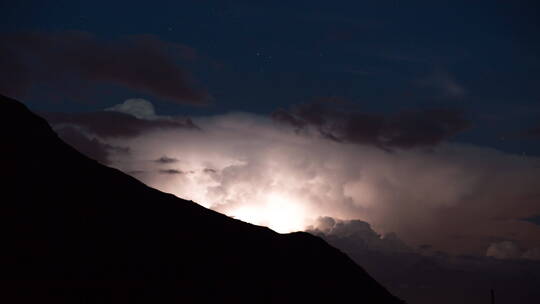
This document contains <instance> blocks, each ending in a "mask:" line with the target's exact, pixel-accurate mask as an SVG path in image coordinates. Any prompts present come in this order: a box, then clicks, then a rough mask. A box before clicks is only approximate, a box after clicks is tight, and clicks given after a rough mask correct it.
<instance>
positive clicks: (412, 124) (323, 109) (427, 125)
mask: <svg viewBox="0 0 540 304" xmlns="http://www.w3.org/2000/svg"><path fill="white" fill-rule="evenodd" d="M272 118H273V119H274V120H275V121H278V122H281V123H285V124H288V125H291V126H293V127H294V128H296V129H297V130H303V129H306V128H308V127H313V128H315V129H316V130H317V131H318V132H319V133H320V134H321V135H323V136H324V137H327V138H330V139H333V140H335V141H340V142H350V143H357V144H367V145H374V146H376V147H380V148H383V149H385V150H390V149H393V148H402V149H408V148H414V147H430V146H435V145H438V144H440V143H441V142H443V141H445V140H448V139H450V138H452V137H453V136H455V135H456V134H458V133H460V132H462V131H464V130H466V129H468V128H469V127H470V122H469V120H467V119H466V118H465V117H464V114H463V112H462V111H459V110H455V109H427V110H420V111H408V112H401V113H397V114H393V115H383V114H371V113H364V112H359V111H354V110H347V109H340V108H329V107H328V106H327V105H323V104H320V103H313V104H304V105H300V106H297V107H295V108H293V109H292V110H290V111H285V110H278V111H276V112H274V113H273V114H272Z"/></svg>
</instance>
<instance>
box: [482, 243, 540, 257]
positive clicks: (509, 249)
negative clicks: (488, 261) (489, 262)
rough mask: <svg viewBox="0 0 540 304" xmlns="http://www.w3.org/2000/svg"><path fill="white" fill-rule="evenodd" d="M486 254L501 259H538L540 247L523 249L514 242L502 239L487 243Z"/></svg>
mask: <svg viewBox="0 0 540 304" xmlns="http://www.w3.org/2000/svg"><path fill="white" fill-rule="evenodd" d="M486 256H488V257H494V258H496V259H503V260H506V259H527V260H539V261H540V247H537V248H531V249H529V250H525V251H523V250H521V249H520V248H519V247H518V246H517V245H516V244H515V243H514V242H511V241H502V242H497V243H492V244H491V245H489V247H488V249H487V250H486Z"/></svg>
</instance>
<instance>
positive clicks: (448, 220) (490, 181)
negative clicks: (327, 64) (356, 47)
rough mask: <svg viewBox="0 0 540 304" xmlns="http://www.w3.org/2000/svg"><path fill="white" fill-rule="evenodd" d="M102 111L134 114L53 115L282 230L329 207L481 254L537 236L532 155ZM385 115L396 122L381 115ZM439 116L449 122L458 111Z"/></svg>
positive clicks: (135, 166) (343, 216)
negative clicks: (170, 168)
mask: <svg viewBox="0 0 540 304" xmlns="http://www.w3.org/2000/svg"><path fill="white" fill-rule="evenodd" d="M318 113H321V111H314V112H313V113H312V115H303V117H305V118H304V121H309V122H310V123H314V122H317V121H318V119H321V120H322V121H325V120H326V119H327V118H326V117H325V116H322V117H318V116H317V114H318ZM323 113H324V112H323ZM419 113H424V112H419ZM100 115H117V116H119V117H122V118H123V117H127V118H129V119H127V118H126V119H125V120H119V119H116V118H117V117H116V116H115V117H114V118H115V119H111V122H110V124H108V123H107V122H106V120H105V121H101V120H97V119H96V114H95V113H92V114H91V117H92V119H90V118H87V117H85V116H84V115H82V116H78V115H77V116H75V117H76V119H75V118H73V117H72V118H71V119H62V120H58V119H57V120H55V121H51V122H52V123H53V124H54V125H58V124H63V125H66V124H69V125H77V126H79V127H80V128H82V129H84V130H87V129H88V130H92V132H89V134H95V136H96V137H97V138H98V139H100V140H102V141H103V142H104V143H106V144H109V145H112V146H119V147H128V148H129V149H130V150H129V151H130V153H129V154H128V155H125V156H124V155H122V156H121V155H119V154H118V155H117V153H116V152H114V151H113V152H111V153H112V155H111V157H109V158H110V159H111V160H112V162H111V165H112V166H114V167H116V168H118V169H120V170H123V171H124V172H134V171H143V172H145V173H144V174H138V175H137V176H136V177H137V178H139V179H141V180H142V181H143V182H145V183H146V184H148V185H150V186H153V187H156V188H158V189H160V190H162V191H166V192H171V193H173V194H176V195H178V196H180V197H183V198H186V199H190V200H193V201H196V202H199V203H200V204H202V205H204V206H206V207H209V208H212V209H214V210H217V211H220V212H223V213H225V214H228V215H231V216H234V217H236V218H238V219H241V220H245V221H248V222H252V223H256V224H261V225H268V226H270V227H271V228H273V229H276V230H278V231H280V232H286V231H293V230H302V229H305V227H307V226H309V225H314V223H316V221H317V219H318V218H319V217H325V216H328V217H332V218H334V219H340V220H342V221H351V220H361V221H363V222H367V223H369V225H370V227H371V229H372V230H373V231H375V232H376V233H377V234H380V235H382V236H384V237H383V238H386V237H388V238H389V239H386V241H390V240H391V238H393V236H392V235H391V234H390V233H391V232H395V233H396V234H397V235H398V236H399V240H402V241H403V242H404V243H405V244H407V246H409V247H411V248H417V247H418V246H419V245H424V244H429V245H430V246H431V249H430V251H433V252H436V251H444V252H447V253H455V254H474V255H476V256H484V255H485V253H486V249H487V248H488V247H489V246H490V244H492V243H493V242H495V241H498V240H513V241H515V242H516V244H518V245H519V246H520V248H523V250H529V249H533V248H535V247H537V245H535V244H538V243H539V242H540V226H537V225H535V224H533V223H530V222H528V221H524V220H522V219H525V218H530V217H532V216H534V215H537V214H540V204H539V203H538V202H539V198H540V184H539V181H540V159H539V158H536V157H530V156H529V157H523V156H522V155H513V154H509V153H503V152H501V151H498V150H495V149H490V148H485V147H478V146H474V145H467V144H460V143H452V142H448V141H442V140H440V139H438V140H437V142H438V144H436V145H432V146H429V147H430V149H429V150H428V149H424V146H423V145H418V146H414V145H412V144H408V145H404V144H401V143H400V144H398V145H396V144H393V145H391V147H392V150H393V153H388V152H386V150H385V149H381V148H379V147H377V146H376V145H375V144H358V141H354V142H353V141H345V140H335V139H329V138H330V137H328V136H319V135H314V134H313V133H310V132H308V131H309V129H302V130H299V131H295V129H294V128H291V126H290V125H288V124H281V123H276V122H275V121H274V120H272V119H270V118H267V117H261V116H257V115H251V114H246V113H230V114H225V115H217V116H211V117H197V118H196V119H194V120H195V122H194V124H195V123H196V125H197V126H198V127H199V128H198V129H193V128H187V127H185V124H180V125H178V124H177V123H176V120H171V119H174V118H170V119H154V120H142V119H137V118H136V117H133V116H130V115H127V114H123V113H115V112H110V111H107V112H103V113H100V114H99V115H97V117H99V118H100V119H101V118H102V117H101V116H100ZM340 115H341V114H340ZM342 115H345V114H342ZM365 115H368V114H365ZM418 115H419V116H420V117H424V115H420V114H416V115H412V117H413V118H409V117H410V116H407V115H399V117H405V118H403V119H402V120H404V121H409V120H413V121H414V122H411V123H410V124H413V125H414V124H416V122H415V121H416V120H418V119H419V118H417V116H418ZM53 116H54V115H53ZM374 116H375V117H380V116H379V115H374ZM434 116H437V117H445V115H440V114H436V115H428V117H430V118H429V119H427V120H428V121H430V122H431V121H432V117H434ZM450 116H451V115H450ZM81 117H83V118H84V119H81ZM345 117H348V116H345ZM392 117H393V116H392ZM451 117H453V116H451ZM295 118H296V116H295ZM387 120H391V121H394V120H393V119H389V118H386V117H385V119H382V121H383V123H384V124H386V123H388V122H387ZM133 121H134V122H133ZM435 121H437V122H438V123H439V121H444V122H445V123H444V124H450V125H453V123H452V122H451V121H452V119H447V118H442V119H437V120H435ZM98 122H99V123H98ZM124 123H128V126H129V124H132V123H136V124H135V126H136V128H135V130H136V132H128V133H127V134H126V132H125V131H124V129H126V126H124V125H123V124H124ZM162 124H166V126H170V127H163V126H162ZM170 124H172V125H170ZM396 124H397V125H399V126H401V125H402V124H404V125H408V124H409V123H403V122H399V123H396ZM444 124H443V125H444ZM427 125H431V124H427ZM100 128H102V129H100ZM448 128H450V129H451V127H448ZM128 129H129V128H128ZM405 129H407V128H405ZM443 129H444V128H443ZM118 130H122V132H120V131H118ZM158 130H159V132H157V131H158ZM195 130H196V131H195ZM375 130H379V129H377V128H375ZM316 131H317V134H321V133H320V132H319V131H318V129H317V130H316ZM403 132H405V133H407V132H406V131H403ZM430 132H431V131H430ZM420 133H422V132H420ZM100 134H101V135H100ZM112 135H129V136H112ZM366 136H367V135H366ZM415 137H421V138H425V137H426V136H425V135H422V136H420V135H417V136H415ZM401 138H405V137H401ZM438 138H440V137H438ZM390 142H393V143H396V142H398V143H399V141H397V140H395V139H394V140H393V141H390ZM409 142H415V141H409ZM422 142H424V143H425V142H434V140H430V141H426V140H423V141H422ZM376 143H380V141H379V142H377V141H376ZM401 146H406V147H407V149H402V148H399V147H401ZM383 147H385V148H386V146H384V145H383ZM164 155H166V156H167V158H171V159H179V160H181V165H182V166H181V167H177V168H175V170H179V171H180V170H181V171H182V172H188V173H189V174H162V173H161V172H160V171H159V170H163V169H164V166H163V164H162V163H160V162H155V160H158V159H160V158H161V157H163V156H164ZM117 156H118V157H117ZM120 156H121V157H120ZM209 169H210V170H209ZM358 225H359V226H361V224H358ZM345 226H347V227H351V226H350V225H345ZM386 241H385V242H386Z"/></svg>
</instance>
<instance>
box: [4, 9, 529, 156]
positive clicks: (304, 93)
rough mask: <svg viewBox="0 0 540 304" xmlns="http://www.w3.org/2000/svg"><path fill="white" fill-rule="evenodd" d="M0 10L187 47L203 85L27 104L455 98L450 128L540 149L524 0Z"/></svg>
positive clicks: (162, 106)
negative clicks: (191, 97)
mask: <svg viewBox="0 0 540 304" xmlns="http://www.w3.org/2000/svg"><path fill="white" fill-rule="evenodd" d="M81 2H82V3H81ZM0 9H1V10H2V11H3V21H2V22H3V25H2V28H1V29H2V32H4V33H15V32H20V31H39V32H45V33H50V32H64V31H69V30H79V31H84V32H89V33H92V34H94V35H95V36H96V37H98V39H101V40H104V41H107V40H108V41H115V40H117V39H121V38H122V37H125V36H130V35H141V34H152V35H155V36H157V37H159V39H160V40H163V41H167V42H173V43H179V44H182V45H185V46H189V47H190V48H193V49H194V51H195V53H196V59H192V60H188V61H186V62H184V63H183V65H184V66H185V67H186V68H187V69H188V70H189V71H190V72H191V73H192V74H193V78H194V80H195V82H196V84H197V85H198V86H200V87H202V88H204V89H205V90H206V91H207V92H208V93H209V94H210V95H211V96H212V103H211V105H209V106H190V105H179V104H177V103H170V102H167V100H165V99H163V98H160V97H159V96H153V95H152V94H144V93H141V92H138V91H136V90H132V89H126V88H117V87H115V88H112V89H110V90H107V94H101V95H99V96H98V97H99V98H93V100H94V102H93V103H90V104H88V103H84V104H81V103H78V102H75V101H72V100H63V101H62V102H51V101H43V100H42V99H40V98H38V97H36V96H38V95H39V94H33V95H31V96H29V97H28V98H27V99H25V102H26V103H27V104H29V105H30V106H31V107H33V108H35V109H39V110H46V111H88V110H97V109H102V108H104V107H108V106H111V105H113V104H117V103H120V102H121V101H123V100H124V99H127V98H132V97H144V98H147V99H148V100H150V101H152V102H153V103H154V104H155V105H156V107H157V111H158V112H159V113H164V114H187V115H206V114H213V113H222V112H227V111H247V112H255V113H260V114H270V113H271V112H273V111H275V110H277V109H279V108H285V109H287V108H289V107H291V105H295V104H300V103H307V102H312V101H314V100H318V99H320V98H324V97H336V98H339V99H340V100H345V101H346V103H347V104H348V107H354V108H356V109H359V110H361V111H365V112H382V113H396V112H400V111H406V110H415V109H423V108H440V107H444V108H455V109H460V110H463V111H464V112H465V115H466V117H467V118H469V119H470V120H471V122H472V126H471V128H470V129H469V130H467V131H465V132H462V133H461V134H459V135H458V136H457V137H456V138H455V140H457V141H461V142H470V143H474V144H480V145H488V146H492V147H494V148H498V149H502V150H505V151H510V152H515V153H520V154H521V153H526V154H528V155H530V154H540V135H539V134H538V132H537V133H534V132H532V131H531V132H529V131H528V130H529V129H533V128H535V127H540V93H539V90H538V88H540V35H539V33H538V29H539V24H538V21H537V20H538V19H540V18H537V17H538V5H537V4H536V3H535V1H474V2H473V1H369V3H368V1H287V2H286V1H130V2H124V1H80V2H79V1H60V0H59V1H53V2H50V1H47V2H45V1H15V2H11V3H8V2H3V3H2V4H0ZM33 90H34V92H35V91H36V90H37V91H39V88H37V89H36V88H34V89H33ZM525 133H531V135H526V134H525ZM535 134H536V135H535ZM535 136H536V137H535Z"/></svg>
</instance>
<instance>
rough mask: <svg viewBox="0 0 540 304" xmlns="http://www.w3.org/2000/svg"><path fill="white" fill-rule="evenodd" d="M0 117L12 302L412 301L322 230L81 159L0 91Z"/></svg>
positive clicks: (2, 263)
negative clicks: (287, 230)
mask: <svg viewBox="0 0 540 304" xmlns="http://www.w3.org/2000/svg"><path fill="white" fill-rule="evenodd" d="M0 113H2V116H3V118H2V120H0V126H1V127H0V132H1V140H2V154H1V155H2V158H1V162H2V164H1V168H2V175H3V178H2V180H3V182H2V190H1V195H2V199H1V203H0V237H1V240H2V245H3V246H2V247H3V249H2V250H0V280H1V282H0V286H2V287H1V290H0V291H1V292H0V299H1V298H12V300H15V301H12V302H19V303H21V302H32V303H38V302H39V303H45V302H50V301H55V302H56V303H134V302H141V303H143V302H146V303H172V302H175V303H176V302H178V303H181V302H212V303H225V302H233V301H234V302H243V303H297V302H301V303H310V302H311V303H320V302H331V303H339V302H344V301H348V302H355V303H401V302H400V301H399V300H398V299H396V298H395V297H394V296H392V295H391V294H390V293H388V292H387V291H386V290H385V289H384V288H383V287H382V286H381V285H379V284H378V283H377V282H375V281H374V280H373V279H372V278H370V277H369V275H368V274H367V273H366V272H365V271H364V270H363V269H362V268H361V267H359V266H358V265H356V264H355V263H354V262H352V260H351V259H349V258H348V257H347V256H346V255H345V254H343V253H341V252H340V251H338V250H337V249H335V248H333V247H331V246H329V245H328V244H327V243H325V242H324V241H323V240H321V239H320V238H317V237H314V236H312V235H310V234H307V233H291V234H278V233H275V232H273V231H271V230H270V229H267V228H264V227H259V226H254V225H251V224H247V223H244V222H241V221H238V220H235V219H232V218H229V217H226V216H224V215H222V214H219V213H216V212H214V211H212V210H208V209H205V208H203V207H201V206H200V205H198V204H195V203H193V202H191V201H186V200H182V199H179V198H177V197H175V196H173V195H170V194H166V193H163V192H160V191H158V190H155V189H152V188H149V187H147V186H146V185H144V184H142V183H141V182H139V181H137V180H136V179H134V178H132V177H130V176H128V175H125V174H123V173H122V172H120V171H118V170H115V169H112V168H108V167H106V166H103V165H100V164H99V163H97V162H96V161H93V160H91V159H89V158H86V157H85V156H83V155H81V154H80V153H78V152H77V151H75V150H74V149H73V148H71V147H70V146H68V145H67V144H65V143H64V142H62V141H61V140H60V139H59V138H58V137H57V136H56V134H55V133H54V132H53V131H52V129H51V128H50V127H49V125H48V124H47V122H46V121H45V120H43V119H41V118H40V117H38V116H36V115H34V114H33V113H31V112H30V111H29V110H28V109H27V108H26V107H25V106H24V105H22V104H21V103H19V102H17V101H14V100H12V99H9V98H6V97H2V96H0ZM2 302H4V303H8V302H6V301H2Z"/></svg>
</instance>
